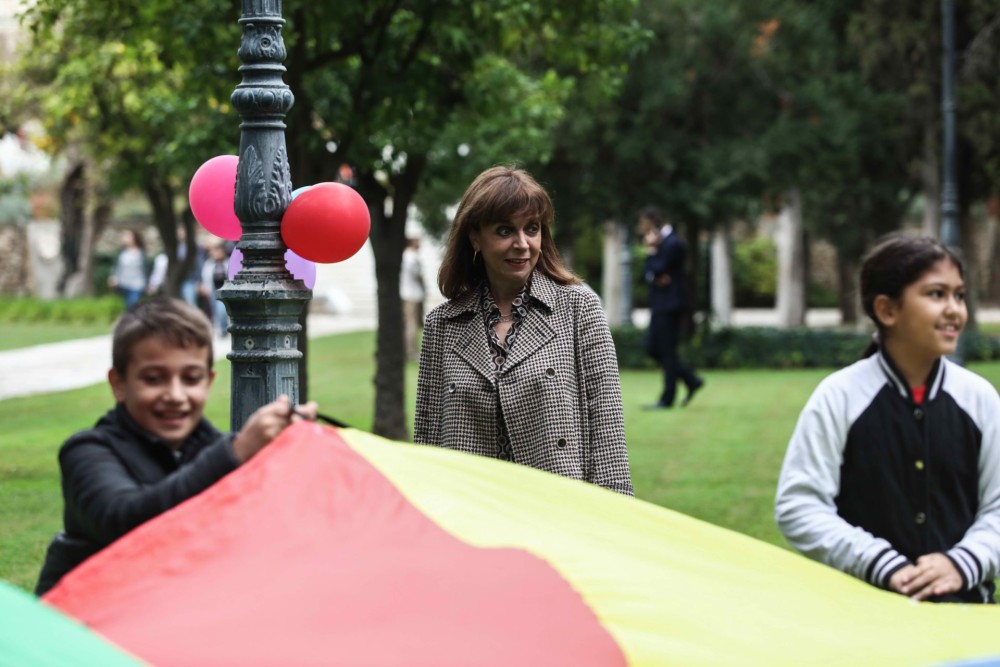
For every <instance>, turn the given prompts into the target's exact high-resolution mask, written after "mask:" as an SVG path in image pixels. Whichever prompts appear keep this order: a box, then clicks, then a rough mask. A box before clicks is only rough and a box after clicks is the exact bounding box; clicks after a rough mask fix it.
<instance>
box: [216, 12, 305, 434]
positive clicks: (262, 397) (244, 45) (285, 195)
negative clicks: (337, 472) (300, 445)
mask: <svg viewBox="0 0 1000 667" xmlns="http://www.w3.org/2000/svg"><path fill="white" fill-rule="evenodd" d="M240 24H241V25H242V26H243V39H242V42H241V43H240V51H239V55H240V61H241V62H242V63H243V65H242V66H241V67H240V72H241V74H242V75H243V81H242V82H241V83H240V84H239V85H238V86H237V87H236V90H235V92H233V96H232V103H233V107H234V108H235V109H236V110H237V111H239V113H240V117H241V118H242V119H243V122H242V124H241V125H240V162H239V168H238V170H237V177H236V202H235V207H236V215H237V217H239V219H240V222H241V223H242V226H243V234H242V236H241V238H240V242H239V244H238V245H237V246H236V247H237V248H239V249H240V251H241V252H242V253H243V269H242V270H241V271H240V272H239V273H238V274H236V276H235V277H234V278H233V280H232V281H230V282H227V283H226V284H225V285H223V287H222V288H221V289H220V290H219V298H220V299H221V300H222V301H223V302H224V303H225V304H226V309H227V310H228V311H229V317H230V322H231V324H230V328H229V331H230V333H231V334H232V340H233V344H232V352H230V354H229V360H230V361H231V362H232V367H233V374H232V397H231V413H230V428H231V429H232V430H234V431H235V430H238V429H240V428H241V427H242V426H243V424H244V423H245V422H246V420H247V419H248V418H249V417H250V415H251V414H253V412H254V411H255V410H256V409H257V408H259V407H260V406H262V405H264V404H266V403H269V402H270V401H273V400H274V399H276V398H277V397H278V396H280V395H282V394H284V395H286V396H288V397H289V398H290V399H291V401H292V404H293V405H294V404H296V403H298V401H299V395H300V394H299V380H300V378H299V362H300V360H301V359H302V352H301V351H300V349H299V336H300V335H301V334H302V325H301V324H300V318H301V315H302V313H303V311H304V309H305V307H306V305H307V304H308V301H309V300H310V299H311V298H312V292H311V290H309V289H308V288H307V287H306V286H305V285H304V284H303V283H302V282H301V281H298V280H295V279H294V278H293V277H292V275H291V274H290V273H289V272H288V270H287V269H286V268H285V258H284V255H285V250H286V247H285V244H284V242H283V241H282V240H281V218H282V216H283V214H284V212H285V209H286V208H287V207H288V204H289V202H291V199H292V182H291V176H290V174H289V169H288V155H287V151H286V148H285V123H284V118H285V115H286V114H287V113H288V111H289V110H290V109H291V108H292V104H293V102H294V98H293V97H292V93H291V91H290V90H289V89H288V86H287V85H286V84H285V83H284V81H282V78H281V77H282V74H283V73H284V71H285V68H284V66H283V65H282V64H281V63H282V62H283V61H284V59H285V56H286V53H285V44H284V41H283V39H282V37H281V27H282V26H283V25H284V19H282V18H281V0H243V18H241V19H240Z"/></svg>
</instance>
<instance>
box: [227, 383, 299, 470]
mask: <svg viewBox="0 0 1000 667" xmlns="http://www.w3.org/2000/svg"><path fill="white" fill-rule="evenodd" d="M316 409H317V406H316V403H315V402H314V401H310V402H308V403H305V404H303V405H299V406H298V407H296V408H295V409H294V410H293V409H292V406H291V403H290V402H289V400H288V397H287V396H279V397H278V398H277V400H275V401H273V402H271V403H268V404H267V405H265V406H263V407H261V408H259V409H258V410H257V411H256V412H254V413H253V414H252V415H250V419H248V420H247V422H246V424H244V425H243V428H242V429H240V432H239V433H238V434H236V438H235V439H234V440H233V453H234V454H236V458H238V459H239V460H240V461H241V462H242V463H246V462H247V461H249V460H250V459H252V458H253V457H254V455H255V454H256V453H257V452H259V451H260V450H262V449H263V448H264V447H266V446H267V445H268V444H269V443H270V442H271V441H272V440H274V439H275V438H276V437H278V434H279V433H281V432H282V431H283V430H285V427H287V426H288V425H289V424H291V423H293V422H297V421H302V420H303V419H309V420H314V419H316Z"/></svg>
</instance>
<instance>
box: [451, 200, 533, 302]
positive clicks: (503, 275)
mask: <svg viewBox="0 0 1000 667" xmlns="http://www.w3.org/2000/svg"><path fill="white" fill-rule="evenodd" d="M469 239H470V241H471V242H472V247H473V249H474V250H478V251H479V252H480V254H481V255H482V261H483V266H484V267H485V268H486V277H487V278H488V279H489V281H490V285H491V286H492V287H493V289H494V290H497V291H499V292H501V293H508V294H515V293H517V292H518V291H519V290H520V289H521V288H522V287H523V286H524V284H525V283H526V282H527V281H528V278H529V277H530V276H531V272H532V271H534V270H535V265H536V264H538V258H539V257H540V256H541V254H542V224H541V223H540V222H538V221H537V220H536V219H535V218H533V217H530V216H527V215H520V216H516V217H514V218H512V219H511V220H502V221H499V222H493V223H489V224H486V225H483V226H482V228H480V229H475V230H472V232H471V233H470V234H469Z"/></svg>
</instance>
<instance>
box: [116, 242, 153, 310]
mask: <svg viewBox="0 0 1000 667" xmlns="http://www.w3.org/2000/svg"><path fill="white" fill-rule="evenodd" d="M108 286H109V287H111V288H112V289H117V290H118V292H119V293H120V294H121V295H122V298H124V299H125V309H126V310H128V309H129V308H131V307H132V306H134V305H135V304H136V302H138V301H139V298H140V297H141V296H142V295H143V293H144V292H145V291H146V249H145V245H144V244H143V242H142V235H141V234H139V232H137V231H135V230H134V229H126V230H124V231H123V232H122V249H121V250H120V251H119V252H118V257H117V258H116V259H115V266H114V268H113V269H112V271H111V275H110V276H109V277H108Z"/></svg>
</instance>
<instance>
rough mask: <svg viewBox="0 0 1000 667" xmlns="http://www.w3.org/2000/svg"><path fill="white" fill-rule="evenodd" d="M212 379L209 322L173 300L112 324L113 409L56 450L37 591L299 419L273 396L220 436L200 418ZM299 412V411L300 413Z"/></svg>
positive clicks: (307, 411) (309, 412)
mask: <svg viewBox="0 0 1000 667" xmlns="http://www.w3.org/2000/svg"><path fill="white" fill-rule="evenodd" d="M214 377H215V371H214V370H213V369H212V325H211V324H210V323H209V322H208V319H207V318H206V317H205V315H204V314H203V313H202V312H201V311H200V310H198V309H197V308H195V307H194V306H192V305H190V304H187V303H185V302H183V301H179V300H177V299H169V298H165V297H154V298H152V299H148V300H146V301H143V302H140V303H139V304H137V305H136V306H135V308H134V309H133V310H131V311H129V312H127V313H125V314H124V315H123V316H122V317H121V319H120V320H119V321H118V323H117V324H116V325H115V330H114V336H113V339H112V367H111V369H110V370H109V371H108V381H109V383H110V384H111V390H112V392H113V393H114V397H115V400H116V401H117V405H116V406H115V408H114V409H112V410H110V411H109V412H108V413H107V414H105V415H104V416H103V417H101V419H100V420H98V422H97V424H96V425H95V426H94V428H92V429H89V430H86V431H82V432H80V433H77V434H76V435H74V436H72V437H71V438H70V439H69V440H67V441H66V443H65V444H63V446H62V448H61V449H60V450H59V466H60V469H61V471H62V490H63V502H64V510H63V522H64V530H63V532H61V533H59V534H58V535H56V537H55V538H54V539H53V540H52V543H51V545H49V549H48V552H47V554H46V556H45V564H44V565H43V566H42V571H41V575H40V576H39V580H38V586H37V587H36V589H35V593H36V594H37V595H43V594H44V593H46V592H47V591H48V590H49V589H51V588H52V587H53V586H55V585H56V584H57V583H58V582H59V580H60V579H61V578H62V577H63V576H64V575H66V574H67V573H68V572H69V571H70V570H72V569H73V568H75V567H76V566H77V565H79V564H80V563H82V562H83V561H84V560H86V559H87V558H89V557H90V556H92V555H94V554H96V553H97V552H98V551H100V550H101V549H103V548H104V547H106V546H108V545H109V544H111V543H112V542H114V541H115V540H117V539H118V538H119V537H121V536H123V535H124V534H125V533H127V532H129V531H130V530H132V529H133V528H135V527H136V526H138V525H140V524H142V523H144V522H146V521H148V520H150V519H152V518H153V517H155V516H157V515H159V514H162V513H163V512H165V511H167V510H168V509H170V508H172V507H174V506H175V505H178V504H180V503H181V502H183V501H185V500H187V499H188V498H191V497H192V496H195V495H197V494H198V493H200V492H202V491H204V490H205V489H207V488H208V487H209V486H211V485H212V484H214V483H215V482H216V481H218V480H219V479H221V478H222V477H224V476H225V475H226V474H227V473H229V472H231V471H233V470H235V469H236V468H237V467H238V466H239V465H240V464H241V463H243V462H245V461H248V460H250V459H251V458H252V457H253V456H254V454H256V453H257V452H258V451H260V450H261V449H262V448H263V447H265V446H266V445H267V444H268V443H269V442H271V440H273V439H274V438H275V437H276V436H277V435H278V434H279V433H280V432H281V431H282V430H283V429H284V428H285V427H286V426H288V425H289V424H290V423H292V422H293V421H298V420H300V419H302V418H303V417H305V418H307V419H315V416H316V405H315V403H308V404H306V405H303V406H299V408H298V409H297V410H295V411H293V410H292V407H291V405H290V404H289V401H288V399H287V398H286V397H284V396H281V397H279V398H278V399H277V400H276V401H274V402H273V403H269V404H267V405H265V406H263V407H261V408H260V409H259V410H257V411H256V412H255V413H253V414H252V415H251V416H250V419H248V420H247V423H246V424H244V426H243V428H242V429H241V430H240V432H239V433H236V434H227V435H223V434H222V433H220V432H219V431H218V430H216V428H215V427H214V426H212V424H211V423H209V422H208V420H206V419H205V418H204V417H203V412H204V408H205V401H206V399H207V398H208V392H209V388H210V387H211V385H212V380H213V379H214ZM300 415H301V416H300Z"/></svg>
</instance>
